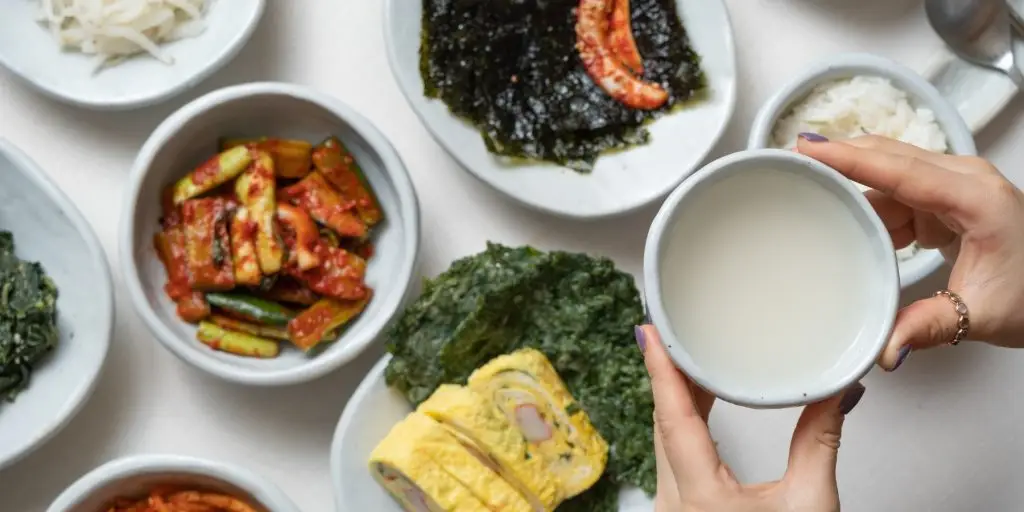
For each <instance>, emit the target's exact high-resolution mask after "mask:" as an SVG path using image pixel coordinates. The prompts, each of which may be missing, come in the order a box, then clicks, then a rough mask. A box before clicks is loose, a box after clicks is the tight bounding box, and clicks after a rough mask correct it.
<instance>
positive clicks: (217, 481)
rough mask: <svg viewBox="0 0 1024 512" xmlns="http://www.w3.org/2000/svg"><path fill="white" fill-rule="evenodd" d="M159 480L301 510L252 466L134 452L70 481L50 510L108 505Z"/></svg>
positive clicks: (87, 510)
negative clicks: (254, 470)
mask: <svg viewBox="0 0 1024 512" xmlns="http://www.w3.org/2000/svg"><path fill="white" fill-rule="evenodd" d="M160 485H171V486H181V487H183V488H192V487H193V486H194V487H195V488H196V489H197V490H206V491H211V492H218V493H224V494H229V495H231V496H234V497H237V498H241V499H244V500H246V501H247V502H248V503H249V504H251V505H252V506H253V507H255V508H256V510H257V511H258V512H299V508H298V507H297V506H295V504H294V503H292V500H291V499H289V498H288V496H287V495H286V494H285V493H284V492H282V491H281V490H280V489H278V487H277V486H276V485H274V484H273V483H271V482H270V481H268V480H267V479H265V478H263V477H260V476H259V475H257V474H255V473H252V472H251V471H248V470H245V469H242V468H239V467H235V466H231V465H228V464H223V463H219V462H211V461H207V460H203V459H196V458H192V457H183V456H179V455H136V456H132V457H125V458H122V459H117V460H114V461H111V462H108V463H106V464H104V465H102V466H100V467H98V468H96V469H94V470H92V471H90V472H89V473H87V474H86V475H85V476H83V477H81V478H79V479H78V481H76V482H75V483H73V484H71V486H70V487H68V488H67V489H66V490H65V491H64V492H62V493H61V494H60V496H58V497H57V499H56V500H54V501H53V503H52V504H51V505H50V508H48V509H47V512H97V511H101V510H107V507H108V506H109V505H110V503H111V502H113V501H114V500H116V499H118V498H141V497H145V496H147V495H148V494H149V491H150V490H152V488H153V487H156V486H160Z"/></svg>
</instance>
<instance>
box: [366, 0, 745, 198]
mask: <svg viewBox="0 0 1024 512" xmlns="http://www.w3.org/2000/svg"><path fill="white" fill-rule="evenodd" d="M676 8H677V9H678V12H679V15H680V17H681V18H682V21H683V26H684V27H685V28H686V30H687V32H688V33H689V35H690V40H691V42H692V43H693V46H694V48H695V49H696V51H697V53H698V54H700V56H701V65H702V67H703V68H704V73H705V75H706V76H707V82H708V86H709V91H710V94H709V95H708V98H707V99H705V100H704V101H702V102H701V103H699V104H697V105H694V106H692V107H689V108H686V109H684V110H681V111H679V112H675V113H673V114H671V115H667V116H665V117H663V118H661V119H659V120H658V121H656V122H654V123H652V124H651V125H649V130H650V133H651V141H650V143H648V144H647V145H645V146H640V147H636V148H632V149H630V150H628V151H623V152H619V153H616V154H610V155H605V156H602V157H601V158H599V159H598V161H597V163H596V165H595V166H594V170H593V172H592V173H590V174H580V173H577V172H574V171H572V170H570V169H568V168H565V167H560V166H556V165H554V164H531V165H517V166H510V165H507V164H504V163H502V162H501V161H499V160H498V159H497V158H495V157H494V156H493V155H491V154H490V153H489V152H488V151H487V148H486V147H485V146H484V142H483V140H482V139H481V137H480V134H479V133H478V132H477V131H476V130H475V129H474V128H473V127H472V126H470V125H469V124H468V123H466V122H464V121H463V120H461V119H459V118H456V117H455V116H453V115H452V114H451V113H450V112H449V111H448V108H447V107H446V106H445V104H444V103H442V102H441V101H439V100H433V99H429V98H427V97H426V96H424V95H423V82H422V80H421V79H420V71H419V69H420V68H419V48H420V27H421V17H422V11H423V6H422V2H421V1H420V0H387V1H385V2H384V9H385V10H384V38H385V41H386V43H387V47H388V60H389V62H390V64H391V71H392V72H393V73H394V75H395V79H396V80H397V81H398V85H399V87H400V88H401V90H402V93H403V94H405V97H406V99H407V100H408V101H409V104H410V105H412V108H413V110H415V111H416V114H417V115H418V116H419V117H420V119H421V120H422V121H423V123H424V124H425V125H426V126H427V128H428V129H429V130H430V132H431V134H433V136H434V138H435V139H436V140H437V141H438V142H439V143H440V144H441V146H442V147H444V148H445V150H447V151H448V153H450V154H451V155H452V156H453V157H454V158H455V159H456V160H457V161H458V162H459V163H460V164H461V165H462V167H464V168H465V169H466V170H468V171H469V172H470V173H471V174H473V175H474V176H476V177H477V178H479V179H480V180H482V181H483V182H484V183H486V184H488V185H490V186H492V187H494V188H495V189H497V190H498V191H499V192H502V193H503V194H505V195H507V196H509V197H511V198H512V199H515V200H516V201H518V202H520V203H522V204H524V205H526V206H529V207H531V208H534V209H537V210H540V211H543V212H546V213H550V214H554V215H559V216H563V217H570V218H599V217H608V216H612V215H620V214H624V213H628V212H631V211H633V210H636V209H638V208H641V207H643V206H645V205H648V204H650V203H653V202H655V201H658V200H659V199H661V198H663V197H664V196H665V195H666V194H668V192H669V191H670V190H672V189H673V188H675V186H676V185H678V184H679V183H680V182H682V181H683V178H685V177H687V176H689V175H690V173H691V172H693V170H694V169H696V168H697V167H698V166H699V165H700V163H701V162H702V161H703V160H704V158H705V157H706V156H707V155H708V153H709V152H710V151H711V149H712V148H713V147H714V146H715V144H716V143H717V142H718V139H719V138H720V137H721V135H722V132H723V131H724V130H725V127H726V125H727V124H728V122H729V119H730V118H731V117H732V114H733V110H734V108H735V105H736V57H735V50H734V48H733V35H732V27H731V25H730V23H729V13H728V11H727V10H726V7H725V5H724V4H723V2H722V1H721V0H697V1H694V0H676Z"/></svg>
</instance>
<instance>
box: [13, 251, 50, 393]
mask: <svg viewBox="0 0 1024 512" xmlns="http://www.w3.org/2000/svg"><path fill="white" fill-rule="evenodd" d="M57 339H58V332H57V287H56V286H55V285H54V284H53V281H51V280H50V278H49V277H47V276H46V272H45V271H43V267H42V266H41V265H39V264H38V263H31V262H26V261H21V260H19V259H18V257H17V256H15V255H14V237H13V236H12V235H11V233H9V232H6V231H0V400H7V401H12V400H14V398H15V397H16V396H17V394H18V393H19V392H20V391H22V390H23V389H25V387H27V386H28V383H29V378H30V376H31V373H32V368H33V367H34V366H35V365H36V364H37V363H38V362H39V361H40V360H41V359H42V358H43V356H45V355H46V354H47V353H48V352H49V351H50V350H52V349H53V348H54V347H55V346H56V345H57Z"/></svg>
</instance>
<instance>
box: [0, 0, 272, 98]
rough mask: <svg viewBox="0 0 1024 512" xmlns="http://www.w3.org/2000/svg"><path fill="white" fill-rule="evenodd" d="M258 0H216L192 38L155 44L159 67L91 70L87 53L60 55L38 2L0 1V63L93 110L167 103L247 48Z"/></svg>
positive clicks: (150, 63)
mask: <svg viewBox="0 0 1024 512" xmlns="http://www.w3.org/2000/svg"><path fill="white" fill-rule="evenodd" d="M264 3H265V2H264V0H229V1H223V0H216V1H213V2H211V3H210V7H209V12H208V13H207V15H206V18H205V20H206V30H205V31H204V32H203V33H202V34H200V35H199V36H197V37H194V38H188V39H183V40H180V41H175V42H173V43H169V44H166V45H161V49H163V50H164V51H166V53H167V54H168V55H169V56H171V57H173V58H174V64H172V65H168V64H164V63H162V62H160V61H158V60H157V59H155V58H153V57H150V56H148V55H139V56H137V57H133V58H130V59H127V60H125V61H124V62H121V63H120V64H118V65H116V66H113V67H110V68H107V69H104V70H102V71H100V72H98V73H95V72H94V71H95V69H96V60H95V58H94V57H93V56H90V55H85V54H82V53H79V52H75V51H63V50H61V48H60V45H58V44H57V41H56V40H54V38H53V37H52V36H51V35H50V33H49V30H48V29H47V28H46V27H45V26H44V25H41V24H39V23H38V22H37V21H36V19H37V18H38V13H39V9H40V7H39V5H40V4H39V2H37V1H36V0H18V1H15V2H6V3H5V4H4V11H3V12H4V13H3V16H0V65H2V66H4V67H6V68H7V69H9V70H11V71H12V72H13V73H14V74H15V75H16V76H18V77H20V78H21V79H23V80H24V81H25V82H27V83H28V84H30V85H32V86H33V87H35V88H36V89H38V90H39V91H40V92H42V93H44V94H46V95H47V96H50V97H51V98H54V99H57V100H59V101H63V102H66V103H70V104H72V105H77V106H80V107H85V108H91V109H97V110H127V109H132V108H139V107H145V106H148V105H152V104H155V103H158V102H160V101H163V100H166V99H168V98H170V97H172V96H174V95H176V94H179V93H181V92H184V91H185V90H187V89H189V88H191V87H193V86H195V85H196V84H198V83H199V82H202V81H203V80H204V79H206V78H207V77H208V76H210V75H211V74H213V72H214V71H217V70H218V69H220V68H221V67H222V66H224V65H225V64H227V63H228V62H229V61H230V60H231V59H232V58H234V57H235V55H236V54H238V51H239V50H241V49H242V47H243V46H245V43H246V42H248V40H249V38H250V36H252V33H253V31H254V30H255V29H256V26H257V25H258V24H259V21H260V18H261V17H262V16H263V10H264Z"/></svg>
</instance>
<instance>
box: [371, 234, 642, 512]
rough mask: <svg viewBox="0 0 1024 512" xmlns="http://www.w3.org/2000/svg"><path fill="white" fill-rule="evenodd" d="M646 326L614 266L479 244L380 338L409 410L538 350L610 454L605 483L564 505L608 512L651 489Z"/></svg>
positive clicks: (392, 379)
mask: <svg viewBox="0 0 1024 512" xmlns="http://www.w3.org/2000/svg"><path fill="white" fill-rule="evenodd" d="M643 316H644V314H643V307H642V305H641V302H640V295H639V293H638V292H637V289H636V286H635V284H634V282H633V278H632V277H631V276H630V275H628V274H625V273H623V272H621V271H618V270H616V269H615V266H614V264H613V263H612V262H611V260H608V259H606V258H596V257H592V256H588V255H585V254H572V253H567V252H541V251H538V250H536V249H534V248H532V247H519V248H510V247H505V246H502V245H498V244H488V246H487V250H486V251H484V252H482V253H480V254H477V255H474V256H470V257H467V258H463V259H460V260H458V261H456V262H454V263H453V264H452V265H451V267H450V268H449V269H448V270H447V271H445V272H444V273H442V274H441V275H439V276H437V277H436V278H434V279H431V280H429V281H427V282H426V283H425V285H424V290H423V294H422V295H421V296H420V298H419V299H418V300H417V301H416V302H415V303H413V304H412V305H410V306H409V307H408V308H407V309H406V310H405V313H404V314H403V315H402V316H401V317H400V318H399V319H398V321H397V322H396V323H395V325H394V326H393V327H392V328H391V329H390V331H389V332H388V334H387V349H388V351H389V352H391V353H392V354H393V356H394V357H393V358H392V359H391V362H390V364H389V365H388V367H387V370H386V373H385V376H386V378H387V383H388V385H390V386H393V387H395V388H396V389H398V390H400V391H401V392H403V393H404V394H405V396H406V397H407V398H408V399H409V401H410V402H412V403H413V404H418V403H420V402H422V401H423V400H425V399H427V397H429V396H430V394H431V393H433V392H434V390H435V389H437V387H438V386H439V385H441V384H444V383H457V384H465V382H466V379H467V378H468V377H469V375H470V373H472V372H473V370H474V369H476V368H478V367H480V366H482V365H484V364H485V363H487V362H488V361H489V360H491V359H493V358H494V357H497V356H499V355H501V354H507V353H509V352H513V351H515V350H516V349H519V348H523V347H533V348H536V349H539V350H540V351H541V352H543V353H544V354H545V355H546V356H547V357H548V359H550V360H551V363H552V364H553V365H554V366H555V369H556V370H557V371H558V374H559V375H560V376H561V377H562V379H563V380H564V381H565V384H566V386H568V388H569V391H570V392H572V395H573V396H574V397H575V398H576V400H577V401H578V402H579V404H580V406H581V407H583V409H584V410H585V411H586V412H587V414H588V415H589V416H590V419H591V421H592V422H593V423H594V426H595V427H596V428H597V429H598V431H600V433H601V435H602V436H603V437H604V438H605V440H606V441H608V444H609V459H608V468H607V470H606V472H605V476H604V477H603V478H602V480H601V481H600V482H599V483H598V484H597V485H596V486H595V487H594V488H593V489H591V490H590V491H588V492H586V493H584V494H583V495H581V496H580V497H578V498H576V499H574V500H573V501H571V502H568V503H566V504H565V505H564V506H563V507H564V509H565V510H587V511H590V512H595V511H598V512H600V511H605V510H608V511H612V510H615V508H614V503H615V499H616V498H617V496H618V489H619V487H620V486H621V485H622V484H632V485H636V486H639V487H641V488H643V489H644V490H646V491H647V492H649V493H653V492H654V487H655V467H654V448H653V438H652V435H653V425H652V417H653V413H654V403H653V400H652V396H651V387H650V381H649V380H648V377H647V371H646V369H645V368H644V363H643V358H642V356H641V355H640V352H639V351H638V350H637V348H636V343H635V342H634V340H633V326H634V325H637V324H639V323H641V321H642V320H643ZM609 506H611V507H612V508H607V507H609Z"/></svg>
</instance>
